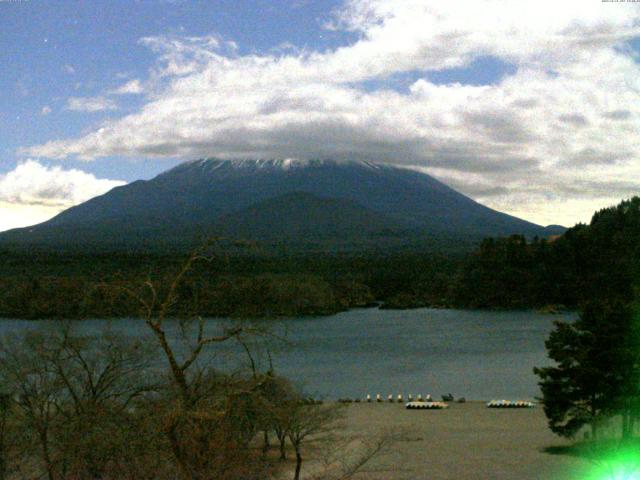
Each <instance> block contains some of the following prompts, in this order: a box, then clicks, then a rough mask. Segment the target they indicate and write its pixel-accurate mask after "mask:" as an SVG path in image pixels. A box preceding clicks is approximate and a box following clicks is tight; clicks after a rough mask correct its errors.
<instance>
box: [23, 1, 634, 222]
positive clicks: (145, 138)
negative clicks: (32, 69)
mask: <svg viewBox="0 0 640 480" xmlns="http://www.w3.org/2000/svg"><path fill="white" fill-rule="evenodd" d="M332 28H338V29H347V30H350V31H353V32H356V33H357V34H358V37H359V38H358V40H357V41H355V42H353V43H352V44H350V45H347V46H345V47H341V48H338V49H336V50H332V51H326V52H308V51H296V50H291V51H289V52H286V51H285V52H282V51H281V52H278V53H277V54H265V55H257V54H251V55H244V56H239V55H238V54H237V48H236V47H235V44H233V42H225V41H224V40H223V39H221V38H219V37H217V36H208V37H174V36H172V37H168V36H160V37H149V38H145V39H143V40H142V43H143V44H144V45H146V46H148V47H149V48H151V49H152V50H153V51H154V52H155V53H156V54H157V55H158V62H159V63H158V66H157V67H156V68H155V69H154V71H153V72H152V73H151V76H150V79H149V81H150V82H151V83H153V84H154V95H153V97H150V100H149V101H148V103H147V104H146V105H144V106H143V107H142V108H141V109H140V111H138V112H137V113H135V114H132V115H128V116H125V117H122V118H121V119H119V120H115V121H111V122H109V123H106V124H104V125H103V127H102V128H100V129H99V130H96V131H93V132H90V133H89V134H87V135H84V136H82V137H80V138H77V139H69V140H55V141H51V142H48V143H46V144H44V145H40V146H36V147H33V148H30V149H27V150H26V152H27V153H29V154H31V155H37V156H42V157H49V158H65V157H69V156H74V157H78V158H81V159H92V158H96V157H101V156H136V157H139V156H144V157H153V156H183V157H185V158H191V157H200V156H220V157H280V158H287V157H297V158H305V157H307V158H308V157H338V156H339V157H352V158H366V159H371V160H378V161H388V162H392V163H399V164H403V165H413V166H417V167H419V168H423V169H426V171H428V172H431V173H433V174H436V175H438V176H439V177H440V178H442V179H443V180H444V181H447V182H452V183H453V184H454V185H455V186H457V187H458V188H459V189H460V190H461V191H463V192H466V193H469V194H471V195H473V196H474V198H476V199H479V200H481V201H483V202H484V203H486V204H488V205H491V206H494V207H496V208H500V209H503V210H506V211H509V212H511V213H515V212H518V214H520V215H522V216H524V217H526V218H529V219H532V220H534V221H539V222H542V223H547V222H554V223H558V222H563V223H573V221H575V220H586V219H588V218H587V217H588V215H589V214H590V213H591V211H592V207H591V206H592V204H595V203H598V202H600V203H603V202H604V203H609V200H610V199H611V198H621V197H623V196H628V195H629V194H631V193H633V191H635V190H634V189H635V188H636V187H637V189H638V191H640V180H638V181H634V180H633V179H640V157H639V154H638V153H637V152H640V138H639V137H638V135H637V131H638V126H639V122H640V105H639V104H638V102H637V98H638V93H639V92H640V66H639V64H638V62H637V59H635V58H634V54H633V52H631V51H629V50H628V49H625V47H624V45H625V42H626V41H627V40H628V39H630V38H632V37H634V36H638V35H640V4H637V3H636V4H634V3H607V2H604V3H603V2H601V1H600V0H579V1H578V0H566V1H563V2H557V1H551V0H541V1H538V2H529V1H525V0H522V1H511V2H504V1H500V0H484V1H479V0H467V1H459V2H442V1H429V2H425V1H424V0H351V1H348V2H347V3H346V5H345V6H344V8H342V9H341V10H340V11H339V12H337V13H336V20H335V21H334V22H333V23H332ZM488 55H489V56H494V57H497V58H499V59H501V60H503V61H505V62H508V63H510V64H512V65H514V66H515V67H516V68H517V71H516V73H515V74H513V75H510V76H507V77H506V78H504V79H502V80H501V81H500V82H499V83H497V84H495V85H490V86H468V85H459V84H449V85H435V84H433V83H430V82H429V80H428V74H427V72H429V71H433V70H441V69H447V68H451V67H462V66H465V65H468V64H469V63H470V62H471V61H473V60H474V59H477V58H478V57H483V56H488ZM407 72H410V73H411V74H412V75H414V76H420V75H421V76H422V78H419V79H417V80H416V81H415V82H414V83H413V85H411V87H410V89H409V90H408V91H406V92H396V91H392V90H388V89H377V90H373V91H372V90H371V89H370V88H369V89H367V88H365V86H364V85H363V83H362V82H364V81H367V80H384V79H385V78H387V77H388V76H390V75H393V74H398V73H407ZM418 72H423V73H422V74H420V73H418ZM129 83H130V82H129ZM125 85H128V84H125ZM85 100H86V99H85ZM103 100H104V99H103ZM114 107H115V105H114ZM634 182H637V183H634ZM572 202H573V203H572ZM570 204H571V205H574V207H571V208H568V205H570Z"/></svg>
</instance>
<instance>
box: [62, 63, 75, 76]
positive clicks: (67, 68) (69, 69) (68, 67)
mask: <svg viewBox="0 0 640 480" xmlns="http://www.w3.org/2000/svg"><path fill="white" fill-rule="evenodd" d="M62 69H63V70H64V71H65V73H68V74H69V75H73V74H74V73H76V69H75V68H73V66H72V65H69V64H66V65H65V66H64V67H62Z"/></svg>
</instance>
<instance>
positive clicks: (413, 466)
mask: <svg viewBox="0 0 640 480" xmlns="http://www.w3.org/2000/svg"><path fill="white" fill-rule="evenodd" d="M344 427H345V428H344V429H343V430H342V431H341V433H340V434H341V435H354V436H359V437H362V438H366V437H372V436H375V435H380V434H383V433H384V432H387V431H389V430H393V429H397V430H401V431H402V432H403V434H402V437H403V439H402V440H400V441H398V442H397V443H396V444H395V445H394V447H393V452H392V453H391V454H388V455H385V456H382V457H380V458H378V459H377V460H376V461H375V462H373V465H372V467H373V469H374V470H375V469H377V468H382V469H384V470H386V471H378V472H368V473H367V474H366V476H362V477H356V478H367V479H380V480H381V479H429V480H450V479H451V480H453V479H456V480H462V479H493V480H503V479H504V480H514V479H518V480H534V479H535V480H574V479H575V480H577V479H580V478H584V472H586V471H588V470H589V469H590V468H591V465H590V464H589V463H587V462H586V461H584V460H581V459H577V458H572V457H567V456H561V455H551V454H549V453H545V452H544V451H543V450H544V449H545V448H546V447H549V446H559V445H566V444H567V442H566V441H565V440H563V439H561V438H559V437H557V436H555V435H554V434H553V433H551V432H550V431H549V429H548V428H547V425H546V419H545V416H544V412H543V411H542V408H540V407H539V406H538V407H536V408H533V409H488V408H486V406H485V403H483V402H467V403H464V404H457V403H453V404H451V405H450V408H449V409H446V410H437V411H435V410H431V411H426V410H406V409H405V408H404V405H402V404H399V403H380V404H376V403H370V404H368V403H359V404H352V405H350V406H348V407H346V408H345V418H344ZM308 467H309V464H307V468H308ZM303 470H304V469H303ZM307 471H308V470H307Z"/></svg>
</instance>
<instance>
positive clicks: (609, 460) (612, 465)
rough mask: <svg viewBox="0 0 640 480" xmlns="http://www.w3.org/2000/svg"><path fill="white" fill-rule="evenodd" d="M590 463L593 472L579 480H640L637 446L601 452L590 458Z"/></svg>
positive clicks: (639, 450)
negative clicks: (591, 463) (592, 465)
mask: <svg viewBox="0 0 640 480" xmlns="http://www.w3.org/2000/svg"><path fill="white" fill-rule="evenodd" d="M592 462H593V464H594V469H593V471H592V472H591V474H590V475H588V476H587V478H586V479H580V480H640V449H638V447H637V446H635V447H627V448H618V449H615V450H614V451H611V450H609V451H608V452H606V453H604V452H603V453H602V454H601V455H595V456H594V457H592ZM576 480H578V479H576Z"/></svg>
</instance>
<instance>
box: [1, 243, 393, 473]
mask: <svg viewBox="0 0 640 480" xmlns="http://www.w3.org/2000/svg"><path fill="white" fill-rule="evenodd" d="M198 259H199V256H198V255H194V256H193V257H191V258H190V259H189V260H188V261H187V262H186V263H185V264H184V265H183V268H182V269H181V270H180V271H179V272H178V274H177V275H176V276H175V277H174V278H173V279H172V281H171V282H170V283H169V284H167V285H166V288H165V289H164V291H159V290H158V289H156V287H155V286H154V285H153V284H148V285H146V286H145V287H144V288H143V289H142V290H141V291H140V293H139V294H138V293H136V292H133V291H128V292H126V293H127V294H128V295H130V296H132V298H133V299H134V300H135V301H136V302H138V304H139V306H140V316H141V317H142V319H141V320H137V321H140V322H144V325H145V326H146V330H147V333H148V335H146V336H138V337H136V338H129V337H126V336H122V335H118V334H116V333H114V332H112V331H109V330H108V329H107V330H105V331H103V332H101V333H99V334H97V335H92V336H86V335H85V336H81V335H78V334H76V333H74V331H73V328H72V327H71V326H70V324H67V323H65V322H56V323H52V324H51V326H50V327H49V328H48V329H42V328H41V329H39V330H34V331H29V332H27V333H22V334H21V335H14V336H8V337H5V338H4V339H3V340H2V342H0V480H5V479H13V478H16V479H23V478H47V479H48V480H58V479H77V480H84V479H87V480H89V479H92V480H94V479H104V480H106V479H132V480H133V479H136V480H138V479H182V480H204V479H220V480H225V479H226V480H262V479H265V480H266V479H269V478H275V475H276V474H278V475H279V477H278V478H286V477H288V478H293V479H295V480H297V479H298V478H300V474H301V470H302V466H303V459H304V458H305V455H306V453H307V452H308V451H309V445H310V444H311V443H313V444H314V452H315V456H316V458H317V456H318V455H320V454H322V455H323V456H324V458H326V459H328V461H327V463H326V468H325V469H323V470H319V471H317V472H316V473H317V474H316V476H315V477H313V478H318V479H334V478H335V479H348V478H351V476H353V475H354V474H356V473H357V472H359V471H360V470H362V468H363V467H364V465H366V464H367V463H368V462H369V460H371V459H372V458H373V457H375V456H376V455H377V454H378V453H380V452H381V451H382V450H383V448H384V447H385V445H386V444H387V442H388V439H389V437H384V438H382V437H380V438H375V439H374V438H368V439H362V440H361V441H360V440H358V439H355V440H353V439H352V440H351V441H350V443H349V448H346V445H345V444H343V443H340V441H339V440H335V439H333V438H332V436H331V435H332V431H333V430H334V429H335V428H336V420H338V419H339V417H340V408H339V407H338V406H337V405H335V404H334V405H323V404H321V403H319V402H317V401H313V400H310V399H308V398H305V396H304V395H303V394H302V393H301V392H300V391H299V390H298V389H297V388H295V387H294V386H293V385H292V384H291V383H289V382H288V381H287V380H286V379H284V378H281V377H279V376H278V375H277V374H276V373H275V372H274V371H273V368H271V367H268V368H260V365H264V364H267V365H270V362H265V361H264V358H261V354H260V352H261V351H262V352H264V350H260V349H259V348H258V345H259V344H260V340H261V339H264V338H267V337H269V335H270V333H269V332H268V331H266V330H264V329H259V328H257V327H253V326H249V325H241V324H234V325H231V326H229V327H227V328H225V329H223V330H220V331H217V332H209V331H207V330H206V328H205V323H204V321H202V320H201V319H200V318H197V317H194V318H192V319H191V320H184V321H182V322H181V323H180V335H179V338H175V337H174V336H173V335H168V333H167V330H166V325H165V318H166V316H167V314H168V312H169V311H170V309H169V307H170V305H171V304H172V303H173V302H174V300H175V299H176V295H177V292H178V290H179V286H180V284H181V281H182V279H183V278H184V276H185V275H186V273H187V272H188V271H189V270H190V269H191V267H192V266H193V265H194V264H195V262H196V261H197V260H198ZM224 342H237V343H238V344H239V345H241V347H242V349H241V351H243V352H244V354H245V360H246V364H247V365H248V367H247V368H243V369H240V370H238V371H235V372H228V371H221V370H218V369H216V368H215V365H212V364H211V363H208V362H206V361H205V360H204V356H203V355H202V354H203V352H205V351H207V350H209V353H215V350H216V346H217V345H220V344H221V343H224ZM211 350H213V352H211ZM267 354H268V351H267ZM262 356H263V355H262ZM267 356H268V355H267ZM207 358H208V359H209V362H211V359H212V356H211V355H208V356H207ZM268 358H269V359H270V357H269V356H268ZM318 452H320V453H318ZM287 457H292V461H291V462H287ZM283 475H285V476H286V477H283ZM307 478H309V477H307Z"/></svg>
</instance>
